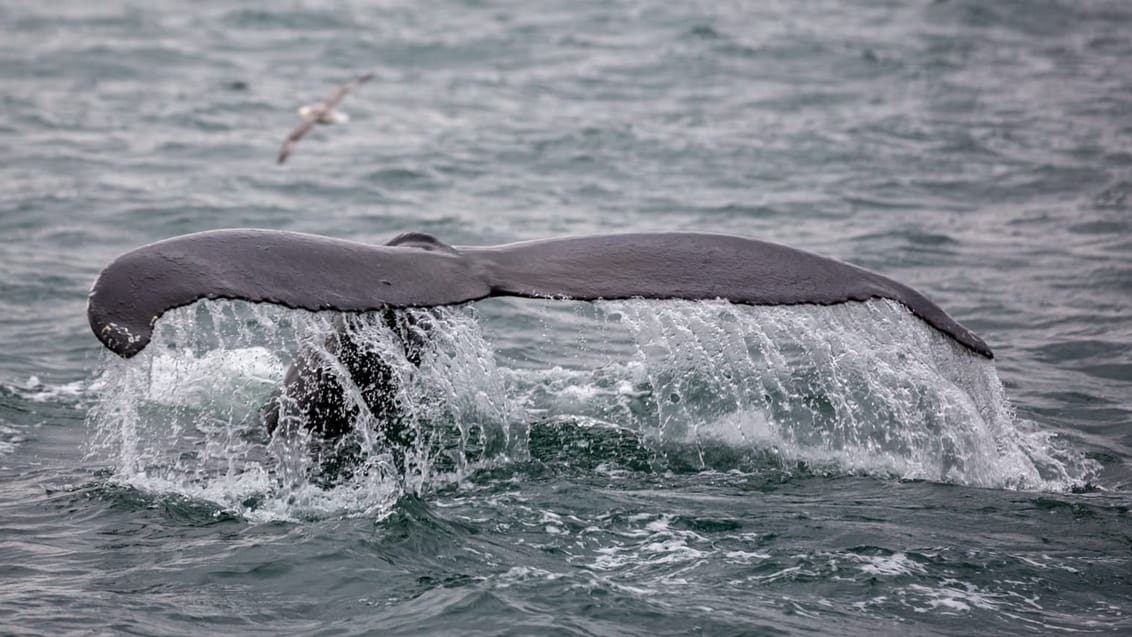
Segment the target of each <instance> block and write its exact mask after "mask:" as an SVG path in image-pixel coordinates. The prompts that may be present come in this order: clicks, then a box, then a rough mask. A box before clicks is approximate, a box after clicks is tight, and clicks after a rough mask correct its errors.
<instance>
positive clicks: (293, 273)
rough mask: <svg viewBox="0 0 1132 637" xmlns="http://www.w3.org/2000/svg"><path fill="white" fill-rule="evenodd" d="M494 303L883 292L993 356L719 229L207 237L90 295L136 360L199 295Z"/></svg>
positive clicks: (154, 248)
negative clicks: (467, 241) (524, 236)
mask: <svg viewBox="0 0 1132 637" xmlns="http://www.w3.org/2000/svg"><path fill="white" fill-rule="evenodd" d="M489 296H520V297H532V298H560V299H575V300H582V301H592V300H598V299H610V300H612V299H628V298H638V297H640V298H650V299H690V300H698V299H716V298H721V299H726V300H728V301H731V302H733V303H741V304H748V305H795V304H806V303H810V304H820V305H830V304H834V303H845V302H848V301H867V300H869V299H872V298H884V299H891V300H894V301H898V302H900V303H902V304H903V305H904V306H906V307H907V308H908V309H909V310H910V311H911V312H912V313H913V314H914V315H916V316H918V317H920V318H921V319H923V320H924V321H926V322H927V323H928V324H929V325H931V326H932V327H934V328H935V329H937V330H939V331H940V332H942V333H944V334H946V335H947V336H949V337H951V338H952V339H954V340H955V341H956V342H958V343H960V344H961V345H963V346H964V347H966V348H967V349H969V350H971V351H973V352H975V353H977V354H980V355H982V356H985V357H987V358H993V354H992V352H991V350H990V348H989V347H988V346H987V344H986V343H985V342H983V340H982V339H981V338H979V337H978V336H976V335H975V334H974V333H973V332H971V331H970V330H968V329H967V328H965V327H963V326H962V325H960V324H959V323H958V322H956V321H955V320H954V319H952V318H951V317H950V316H948V315H947V313H945V312H944V311H943V310H942V309H940V308H939V306H937V305H936V304H934V303H932V302H931V301H930V300H928V299H927V298H926V297H925V296H923V295H922V294H920V293H919V292H917V291H915V290H913V289H912V288H910V287H908V286H906V285H903V284H900V283H897V282H896V281H893V280H892V279H889V278H887V277H885V276H882V275H880V274H877V273H875V272H871V271H869V270H865V269H863V268H859V267H856V266H853V265H849V264H847V263H843V262H841V261H836V260H834V259H830V258H827V257H823V256H819V255H816V254H813V253H810V252H805V251H802V250H797V249H794V248H790V247H787V246H783V245H779V244H775V243H768V242H765V241H757V240H754V239H745V238H742V237H734V236H728V235H719V234H695V233H642V234H616V235H603V236H589V237H568V238H562V239H547V240H542V241H530V242H523V243H514V244H508V245H501V246H491V247H459V246H456V247H454V246H450V245H448V244H445V243H443V242H441V241H440V240H438V239H436V238H435V237H432V236H430V235H427V234H424V233H407V234H403V235H400V236H399V237H397V238H396V239H394V240H393V241H391V242H390V244H388V245H383V246H379V245H370V244H364V243H358V242H355V241H347V240H343V239H333V238H329V237H322V236H317V235H309V234H300V233H294V232H282V231H276V230H253V229H232V230H211V231H207V232H199V233H195V234H189V235H183V236H180V237H174V238H172V239H166V240H164V241H158V242H156V243H152V244H149V245H146V246H142V247H140V248H137V249H135V250H132V251H130V252H127V253H126V254H124V255H122V256H121V257H119V258H118V259H116V260H115V261H114V262H113V263H111V264H110V265H109V266H107V267H106V269H105V270H103V271H102V273H101V274H100V275H99V277H98V279H97V280H96V281H95V282H94V286H93V288H92V289H91V293H90V299H89V305H88V308H87V316H88V318H89V320H90V326H91V329H92V330H94V333H95V335H96V336H97V337H98V338H99V340H101V341H102V343H103V344H104V345H105V346H106V347H107V348H108V349H110V350H111V351H113V352H114V353H116V354H118V355H120V356H123V357H126V358H129V357H131V356H133V355H135V354H137V353H138V352H140V351H141V350H142V349H144V348H145V346H146V345H147V344H148V343H149V340H150V338H151V336H152V333H153V324H154V323H155V322H156V321H157V319H158V318H160V316H161V315H162V314H163V313H165V312H167V311H168V310H171V309H173V308H177V307H181V306H183V305H188V304H191V303H193V302H195V301H197V300H200V299H238V300H245V301H253V302H260V303H274V304H278V305H283V306H286V307H290V308H297V309H305V310H311V311H319V310H339V311H344V312H364V311H372V310H380V309H384V308H403V307H432V306H438V305H452V304H457V303H464V302H467V301H474V300H477V299H482V298H485V297H489Z"/></svg>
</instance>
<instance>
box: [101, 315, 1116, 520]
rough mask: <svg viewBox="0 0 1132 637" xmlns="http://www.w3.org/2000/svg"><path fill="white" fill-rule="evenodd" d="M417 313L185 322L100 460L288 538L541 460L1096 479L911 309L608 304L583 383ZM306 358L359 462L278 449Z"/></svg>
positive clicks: (159, 341)
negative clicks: (305, 522) (298, 530)
mask: <svg viewBox="0 0 1132 637" xmlns="http://www.w3.org/2000/svg"><path fill="white" fill-rule="evenodd" d="M406 312H407V315H408V316H409V318H410V320H409V321H407V323H406V324H407V325H409V326H411V327H410V328H409V329H410V330H412V332H413V333H410V334H407V333H399V332H397V331H396V330H395V329H393V327H392V326H391V325H390V324H389V322H388V321H387V320H386V319H384V318H383V317H382V316H380V315H379V314H373V315H360V316H357V317H353V318H350V319H348V320H341V319H336V316H335V315H333V314H328V313H318V314H315V313H309V312H295V311H287V310H283V309H280V308H274V307H268V306H256V305H252V304H246V303H233V302H226V301H224V302H221V301H215V302H202V303H199V304H197V305H195V306H193V307H190V308H182V309H180V310H177V311H175V312H173V313H171V314H169V315H168V316H166V317H164V318H163V319H162V320H161V322H160V323H159V326H158V330H157V333H156V336H155V339H154V342H153V344H152V345H151V346H150V347H149V348H147V350H145V351H144V352H143V353H142V354H141V355H139V356H138V357H136V358H135V359H131V360H128V361H127V360H119V359H117V358H113V357H109V356H108V357H107V363H106V370H105V372H104V374H103V377H102V379H101V380H100V383H99V386H100V387H101V392H102V399H101V401H100V402H99V403H98V405H97V407H96V408H95V409H93V410H92V411H91V415H90V422H91V425H92V429H93V430H94V435H93V437H92V441H91V445H90V455H92V456H93V457H96V458H98V459H100V460H102V461H105V462H107V463H108V464H110V465H111V466H112V467H113V469H114V475H115V476H116V478H115V479H117V480H120V481H122V482H124V483H126V484H129V485H132V486H135V487H139V488H143V489H146V490H152V491H157V492H160V493H172V494H177V495H180V496H187V497H190V498H203V499H205V500H208V501H211V502H214V503H216V504H218V505H219V506H221V507H222V508H223V509H226V510H230V511H235V512H238V513H241V514H245V515H248V516H250V517H256V516H266V517H267V518H268V519H274V518H277V517H283V518H303V517H310V516H314V517H322V516H325V515H333V514H336V513H350V514H365V515H370V514H378V515H380V514H382V513H383V512H386V511H388V510H389V507H390V506H391V505H392V503H393V502H395V501H396V499H397V498H398V497H400V495H402V494H403V493H406V492H410V493H423V492H426V491H428V490H430V489H433V488H436V487H438V486H441V485H445V484H451V483H459V482H461V481H463V480H464V479H466V478H467V477H468V476H469V475H470V474H471V473H473V472H474V471H476V470H479V469H482V468H484V467H487V466H494V465H498V464H500V463H506V462H507V461H508V460H510V459H514V458H520V459H525V458H527V457H528V451H529V450H537V454H535V455H536V456H537V457H536V459H538V460H546V459H547V457H548V456H547V454H548V453H549V454H551V456H555V454H556V457H557V458H558V459H560V460H563V461H566V462H574V463H576V464H579V466H590V465H589V464H588V463H587V464H584V465H583V464H582V463H583V462H584V460H583V459H582V458H581V457H579V456H577V455H574V456H571V455H570V454H571V453H573V452H574V451H579V450H580V453H582V454H586V457H585V460H593V459H592V458H590V456H600V454H602V453H605V454H609V457H608V458H597V460H598V461H609V462H612V463H613V464H620V465H623V466H629V467H634V468H635V469H636V470H640V469H642V468H644V469H645V470H673V469H675V470H690V471H699V470H704V469H707V470H724V469H739V470H743V471H760V470H767V469H774V470H787V471H791V470H795V469H797V468H799V467H802V468H805V469H806V470H818V471H824V472H830V473H834V474H838V473H859V474H869V475H880V476H896V477H901V478H912V479H925V480H933V481H942V482H953V483H958V484H964V485H972V486H981V487H991V488H1010V489H1033V490H1065V489H1069V488H1072V487H1074V486H1076V485H1079V484H1081V483H1083V482H1085V481H1087V480H1088V479H1089V478H1090V477H1091V476H1092V475H1093V472H1095V470H1096V468H1095V466H1094V465H1093V463H1092V462H1091V461H1089V460H1087V459H1085V458H1084V457H1083V456H1082V455H1081V454H1080V453H1079V452H1077V451H1075V450H1074V449H1072V448H1070V447H1069V446H1067V445H1066V444H1064V442H1063V441H1060V440H1058V439H1056V437H1055V436H1053V435H1051V434H1049V433H1044V432H1041V431H1037V430H1036V429H1035V428H1034V427H1033V426H1032V425H1031V424H1030V423H1028V422H1026V421H1023V420H1020V419H1019V418H1018V417H1017V416H1016V415H1015V413H1014V411H1013V409H1012V408H1011V406H1010V404H1009V402H1008V401H1007V400H1006V398H1005V394H1004V391H1003V387H1002V384H1001V383H1000V382H999V380H998V377H997V375H996V373H995V370H994V366H993V364H992V363H991V362H989V361H987V360H985V359H982V358H980V357H977V356H973V355H971V354H970V353H968V352H967V351H965V350H963V349H962V348H960V347H958V346H956V345H955V344H954V343H953V342H952V341H950V340H949V339H947V338H945V337H943V336H941V335H940V334H938V333H937V332H935V331H934V330H932V329H930V328H929V327H927V326H925V325H923V324H922V323H921V322H920V321H918V320H916V319H914V318H913V317H911V316H910V315H909V313H908V312H907V310H905V309H904V308H903V307H902V306H900V305H899V304H896V303H891V302H870V303H863V304H848V305H843V306H835V307H812V306H807V307H766V308H752V307H744V306H735V305H732V304H729V303H726V302H722V301H716V302H673V301H665V302H657V301H642V300H634V301H618V302H604V303H600V304H598V311H597V312H596V313H594V312H591V311H589V310H587V311H586V312H579V313H578V316H575V317H574V318H575V320H574V321H572V322H571V323H572V327H573V328H574V329H577V327H578V324H579V323H580V324H581V325H582V326H583V327H586V326H587V322H588V326H589V327H592V328H593V334H592V335H591V336H590V337H589V338H586V339H577V340H576V342H574V343H572V344H570V343H567V344H563V343H553V342H551V343H544V344H542V345H541V346H540V347H544V348H548V349H553V350H554V352H555V354H554V355H553V358H555V359H563V358H566V357H564V356H562V350H563V347H565V346H573V347H575V348H576V349H578V350H582V352H581V354H579V355H578V356H575V357H574V359H575V360H579V361H590V362H592V361H593V360H595V359H600V358H601V356H602V355H604V356H606V362H605V364H601V365H597V366H596V367H595V366H593V365H588V364H582V365H581V366H580V367H578V366H576V367H575V368H572V369H565V368H562V367H555V368H552V369H529V368H524V367H523V366H521V365H518V364H512V362H511V361H508V360H507V359H505V358H499V357H497V355H496V354H495V349H494V347H493V346H492V344H491V343H489V342H488V340H487V339H486V338H485V336H484V334H483V330H482V329H481V325H480V321H479V318H478V313H477V312H476V311H475V309H474V308H472V307H471V306H465V307H459V308H437V309H431V310H408V311H406ZM336 333H344V334H346V335H348V336H349V338H350V339H351V341H352V342H353V343H355V344H356V346H357V347H358V348H360V349H361V350H364V351H365V352H368V353H370V354H372V355H374V356H376V357H378V358H379V359H380V360H381V361H382V362H383V364H384V365H386V366H387V367H388V370H389V377H390V379H391V382H390V384H389V391H390V401H391V404H392V405H394V412H395V413H396V417H395V422H392V421H389V420H387V419H388V418H389V417H388V416H387V415H383V414H374V413H371V411H370V409H369V407H368V406H367V404H366V401H365V400H364V399H363V393H362V391H361V389H360V388H359V387H357V385H356V383H355V379H354V378H351V377H350V374H349V372H348V371H347V369H346V365H345V364H344V363H343V362H342V361H341V360H339V358H338V356H336V354H335V353H334V349H333V348H328V347H327V343H328V342H329V340H330V339H332V337H334V335H335V334H336ZM407 340H408V341H413V342H419V343H421V344H423V348H422V350H421V351H420V352H419V355H418V354H414V353H412V352H411V351H410V350H411V348H410V347H407V346H406V341H407ZM299 351H305V352H308V353H309V354H310V355H311V356H312V357H313V359H314V360H317V361H319V364H320V365H322V366H323V367H324V368H325V369H327V370H329V371H330V373H332V374H333V375H334V377H335V378H336V379H337V381H338V382H339V383H340V384H341V385H342V386H343V387H344V388H345V392H344V394H345V398H346V400H347V402H348V403H349V404H351V405H352V406H353V409H354V412H355V413H356V414H357V416H356V419H355V422H353V423H352V427H353V431H352V434H351V435H348V436H347V437H346V438H344V439H343V440H341V441H338V442H336V443H333V444H330V443H325V442H320V441H318V440H313V439H312V435H311V434H310V433H309V432H308V431H307V429H306V427H304V426H302V425H303V423H301V422H283V423H281V427H280V431H283V432H287V433H286V434H285V435H280V434H277V435H275V436H274V438H270V437H268V436H267V434H266V432H265V429H264V427H263V425H262V421H261V416H260V411H259V410H260V407H261V406H262V405H263V404H265V403H266V402H268V400H269V397H270V396H271V395H272V393H273V392H275V391H277V388H278V387H279V386H280V383H281V379H282V377H283V374H284V371H285V369H286V367H287V365H289V364H290V360H291V357H292V356H293V355H295V353H296V352H299ZM497 358H499V360H498V361H497ZM280 400H282V401H288V400H293V397H290V396H288V395H287V394H286V392H284V393H283V395H282V398H281V399H280ZM289 418H292V419H294V418H298V416H294V415H292V416H289ZM398 427H399V428H401V430H400V431H401V433H396V432H397V431H398V430H397V428H398ZM563 428H566V429H568V430H569V431H572V432H574V433H570V434H568V435H564V434H563V433H562V430H563ZM587 436H588V438H587ZM610 436H616V437H617V440H613V441H612V442H610V441H609V440H604V439H603V437H604V438H609V437H610ZM394 438H396V440H394ZM626 439H628V442H626ZM560 440H569V441H570V444H559V441H560ZM528 442H529V443H530V447H528ZM572 447H577V449H574V451H571V449H569V448H572ZM532 453H533V451H532ZM328 465H333V468H332V469H330V470H328V469H327V467H328Z"/></svg>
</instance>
